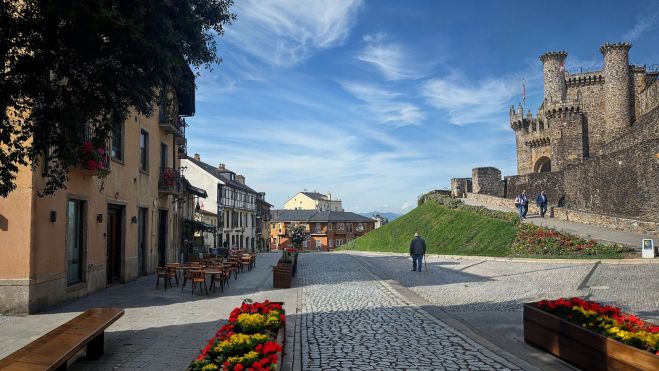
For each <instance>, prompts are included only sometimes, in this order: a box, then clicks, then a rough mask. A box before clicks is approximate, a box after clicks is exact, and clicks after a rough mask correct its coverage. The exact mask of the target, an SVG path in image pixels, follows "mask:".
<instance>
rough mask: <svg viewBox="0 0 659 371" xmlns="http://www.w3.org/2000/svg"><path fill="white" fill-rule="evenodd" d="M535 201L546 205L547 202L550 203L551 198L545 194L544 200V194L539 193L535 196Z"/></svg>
mask: <svg viewBox="0 0 659 371" xmlns="http://www.w3.org/2000/svg"><path fill="white" fill-rule="evenodd" d="M535 202H536V203H537V204H538V205H546V204H548V203H549V198H548V197H547V195H545V197H544V200H543V198H542V195H541V194H539V195H538V196H537V197H536V198H535Z"/></svg>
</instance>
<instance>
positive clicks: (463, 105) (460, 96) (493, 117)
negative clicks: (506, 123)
mask: <svg viewBox="0 0 659 371" xmlns="http://www.w3.org/2000/svg"><path fill="white" fill-rule="evenodd" d="M521 85H522V79H521V77H519V76H508V77H501V78H488V79H485V80H481V81H477V82H472V81H469V80H468V79H466V78H464V77H462V76H461V75H456V74H454V75H452V76H447V77H444V78H436V79H431V80H429V81H427V82H426V83H425V84H424V85H423V87H422V89H421V93H422V95H423V96H424V97H425V98H426V101H427V103H428V104H430V105H431V106H433V107H435V108H437V109H439V110H440V111H442V112H444V113H446V114H447V116H448V119H449V122H450V123H452V124H455V125H466V124H471V123H501V120H502V118H505V115H506V113H507V112H508V111H507V108H508V106H509V105H510V103H511V102H512V100H513V97H515V96H518V95H519V94H520V90H521ZM527 88H528V87H527Z"/></svg>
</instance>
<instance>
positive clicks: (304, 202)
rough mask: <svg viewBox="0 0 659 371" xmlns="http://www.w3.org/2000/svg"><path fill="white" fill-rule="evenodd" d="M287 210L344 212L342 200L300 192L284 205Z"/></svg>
mask: <svg viewBox="0 0 659 371" xmlns="http://www.w3.org/2000/svg"><path fill="white" fill-rule="evenodd" d="M284 209H285V210H319V211H343V205H342V203H341V200H339V199H334V200H333V199H332V194H331V193H329V192H328V193H327V194H321V193H318V192H307V191H304V192H298V193H297V194H295V196H293V197H291V198H290V199H289V200H288V201H286V202H285V203H284Z"/></svg>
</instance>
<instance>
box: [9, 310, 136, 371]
mask: <svg viewBox="0 0 659 371" xmlns="http://www.w3.org/2000/svg"><path fill="white" fill-rule="evenodd" d="M123 315H124V310H123V309H118V308H93V309H89V310H87V311H85V312H84V313H82V314H80V315H79V316H77V317H75V318H74V319H72V320H70V321H69V322H67V323H65V324H63V325H61V326H59V327H57V328H56V329H54V330H52V331H51V332H49V333H47V334H46V335H44V336H42V337H40V338H38V339H37V340H35V341H33V342H31V343H30V344H28V345H26V346H24V347H23V348H21V349H19V350H17V351H16V352H14V353H12V354H11V355H9V356H8V357H7V358H4V359H2V360H0V370H3V371H4V370H16V371H19V370H57V371H61V370H66V369H67V367H68V366H69V364H68V363H69V362H68V361H69V360H71V359H72V358H73V361H75V359H77V358H74V357H76V356H77V355H78V353H79V352H80V351H81V350H83V349H84V348H85V347H87V354H86V356H87V358H88V359H99V358H100V357H101V356H102V355H103V343H104V336H103V334H104V331H105V329H106V328H108V326H110V325H111V324H113V323H114V322H115V321H116V320H118V319H119V317H121V316H123ZM71 363H73V362H71Z"/></svg>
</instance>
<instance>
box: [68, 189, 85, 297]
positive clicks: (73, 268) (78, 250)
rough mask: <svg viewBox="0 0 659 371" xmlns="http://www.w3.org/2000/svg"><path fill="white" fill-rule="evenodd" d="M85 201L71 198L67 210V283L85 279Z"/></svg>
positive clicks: (70, 283)
mask: <svg viewBox="0 0 659 371" xmlns="http://www.w3.org/2000/svg"><path fill="white" fill-rule="evenodd" d="M84 213H85V201H80V200H69V202H68V205H67V210H66V284H67V285H72V284H76V283H79V282H83V281H84V275H83V272H84V269H83V267H84V266H85V264H84V250H85V238H84V237H85V236H84V229H85V228H84V227H85V215H84Z"/></svg>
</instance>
